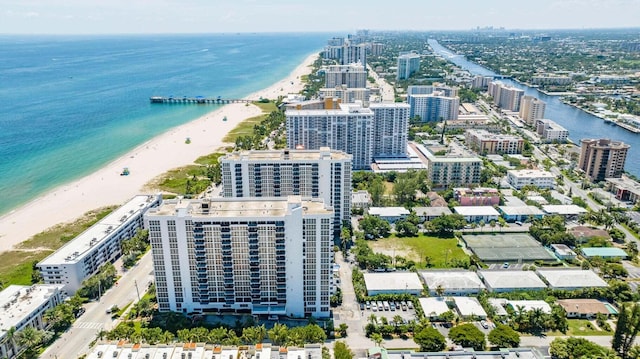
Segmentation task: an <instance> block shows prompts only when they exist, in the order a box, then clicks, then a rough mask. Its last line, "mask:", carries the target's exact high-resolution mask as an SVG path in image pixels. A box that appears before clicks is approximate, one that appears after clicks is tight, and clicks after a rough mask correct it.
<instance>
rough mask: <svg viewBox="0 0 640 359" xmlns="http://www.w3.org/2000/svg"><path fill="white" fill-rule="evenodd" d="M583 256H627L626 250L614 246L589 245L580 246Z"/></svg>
mask: <svg viewBox="0 0 640 359" xmlns="http://www.w3.org/2000/svg"><path fill="white" fill-rule="evenodd" d="M581 251H582V254H584V256H585V257H603V258H611V257H616V258H627V256H628V255H627V252H625V251H624V250H622V249H620V248H616V247H590V248H585V247H583V248H581Z"/></svg>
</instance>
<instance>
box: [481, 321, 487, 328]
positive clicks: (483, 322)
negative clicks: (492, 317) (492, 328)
mask: <svg viewBox="0 0 640 359" xmlns="http://www.w3.org/2000/svg"><path fill="white" fill-rule="evenodd" d="M480 325H482V327H483V328H484V329H489V324H487V321H486V320H481V321H480Z"/></svg>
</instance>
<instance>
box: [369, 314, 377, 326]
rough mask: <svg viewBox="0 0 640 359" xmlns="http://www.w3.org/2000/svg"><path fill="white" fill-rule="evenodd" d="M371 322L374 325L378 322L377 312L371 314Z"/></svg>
mask: <svg viewBox="0 0 640 359" xmlns="http://www.w3.org/2000/svg"><path fill="white" fill-rule="evenodd" d="M369 323H371V324H373V325H377V324H378V317H376V315H375V314H371V315H370V316H369Z"/></svg>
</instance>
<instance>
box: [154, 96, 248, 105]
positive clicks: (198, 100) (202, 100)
mask: <svg viewBox="0 0 640 359" xmlns="http://www.w3.org/2000/svg"><path fill="white" fill-rule="evenodd" d="M149 101H151V103H168V104H214V105H215V104H228V103H252V102H254V100H247V99H241V98H238V99H235V98H234V99H231V98H221V97H220V96H218V97H216V98H206V97H202V96H196V97H187V96H184V97H173V96H169V97H164V96H151V97H150V98H149Z"/></svg>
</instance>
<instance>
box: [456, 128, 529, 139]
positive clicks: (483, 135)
mask: <svg viewBox="0 0 640 359" xmlns="http://www.w3.org/2000/svg"><path fill="white" fill-rule="evenodd" d="M467 134H468V135H471V136H475V137H477V138H478V139H480V140H482V141H523V140H522V137H520V136H515V135H508V134H500V133H492V132H489V131H487V130H467Z"/></svg>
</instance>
